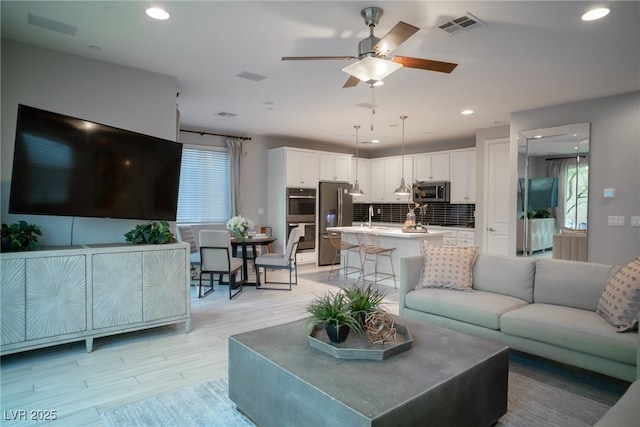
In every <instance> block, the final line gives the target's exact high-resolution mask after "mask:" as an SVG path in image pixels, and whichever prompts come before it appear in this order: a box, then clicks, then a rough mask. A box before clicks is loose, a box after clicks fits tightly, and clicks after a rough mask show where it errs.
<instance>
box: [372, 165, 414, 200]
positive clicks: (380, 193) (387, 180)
mask: <svg viewBox="0 0 640 427" xmlns="http://www.w3.org/2000/svg"><path fill="white" fill-rule="evenodd" d="M402 172H403V170H402V157H401V156H396V157H384V158H380V159H374V160H372V161H371V193H372V199H371V201H372V202H387V203H395V202H406V201H407V200H408V197H409V196H398V195H397V194H395V193H394V191H395V189H396V188H398V187H399V186H400V180H401V178H402ZM404 180H405V183H406V184H407V185H408V186H409V187H411V184H412V183H413V157H412V156H404Z"/></svg>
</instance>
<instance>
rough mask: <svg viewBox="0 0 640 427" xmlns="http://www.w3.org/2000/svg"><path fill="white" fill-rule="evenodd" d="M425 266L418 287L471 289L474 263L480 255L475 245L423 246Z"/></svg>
mask: <svg viewBox="0 0 640 427" xmlns="http://www.w3.org/2000/svg"><path fill="white" fill-rule="evenodd" d="M422 253H423V255H424V266H423V267H422V276H421V277H420V280H419V281H418V284H417V285H416V289H418V288H447V289H458V290H467V291H468V290H471V285H472V284H473V263H474V262H475V260H476V257H477V256H478V248H477V247H475V246H466V247H456V246H435V245H429V244H424V245H423V247H422Z"/></svg>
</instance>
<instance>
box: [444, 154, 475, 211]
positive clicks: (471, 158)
mask: <svg viewBox="0 0 640 427" xmlns="http://www.w3.org/2000/svg"><path fill="white" fill-rule="evenodd" d="M450 164H451V196H450V202H451V203H475V202H476V150H475V148H473V149H470V150H460V151H452V152H451V162H450Z"/></svg>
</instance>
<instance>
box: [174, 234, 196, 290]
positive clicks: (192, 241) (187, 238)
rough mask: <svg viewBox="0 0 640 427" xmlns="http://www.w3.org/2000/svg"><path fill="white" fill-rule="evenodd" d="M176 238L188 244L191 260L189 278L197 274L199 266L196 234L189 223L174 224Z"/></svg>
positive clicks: (193, 277)
mask: <svg viewBox="0 0 640 427" xmlns="http://www.w3.org/2000/svg"><path fill="white" fill-rule="evenodd" d="M176 231H177V234H178V240H179V241H181V242H185V243H188V244H189V253H190V255H189V259H190V261H191V279H195V278H196V277H197V276H198V268H199V267H200V250H199V249H198V244H197V243H196V235H195V234H194V233H193V228H191V226H190V225H178V226H176Z"/></svg>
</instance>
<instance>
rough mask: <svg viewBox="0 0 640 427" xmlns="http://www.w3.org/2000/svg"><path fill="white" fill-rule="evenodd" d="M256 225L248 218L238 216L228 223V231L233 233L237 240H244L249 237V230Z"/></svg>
mask: <svg viewBox="0 0 640 427" xmlns="http://www.w3.org/2000/svg"><path fill="white" fill-rule="evenodd" d="M254 225H255V224H254V223H253V221H251V220H250V219H248V218H245V217H243V216H240V215H236V216H234V217H232V218H230V219H229V221H227V230H229V231H230V232H231V234H232V235H233V237H235V238H236V239H244V238H246V237H247V233H248V231H249V229H251V228H253V226H254Z"/></svg>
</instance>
